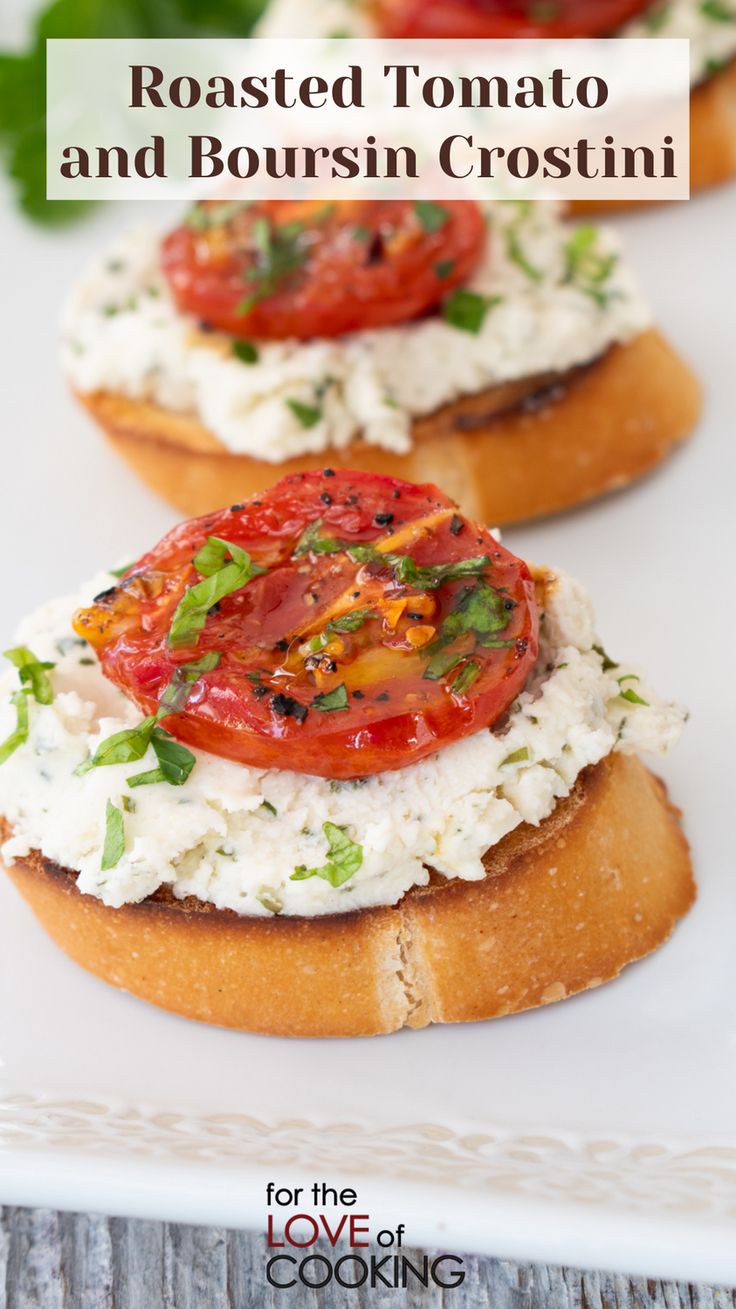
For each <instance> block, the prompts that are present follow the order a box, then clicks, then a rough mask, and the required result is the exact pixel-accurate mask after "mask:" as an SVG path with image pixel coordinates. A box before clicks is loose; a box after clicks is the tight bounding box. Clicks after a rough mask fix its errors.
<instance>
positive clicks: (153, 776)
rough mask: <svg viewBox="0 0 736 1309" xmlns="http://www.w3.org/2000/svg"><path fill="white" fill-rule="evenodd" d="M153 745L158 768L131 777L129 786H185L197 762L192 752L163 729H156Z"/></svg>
mask: <svg viewBox="0 0 736 1309" xmlns="http://www.w3.org/2000/svg"><path fill="white" fill-rule="evenodd" d="M151 745H152V746H153V750H154V753H155V755H156V758H157V759H158V768H153V769H150V770H149V772H146V773H137V774H136V776H134V777H129V778H128V779H127V782H128V786H148V785H150V784H151V783H153V782H168V783H169V785H170V786H183V785H184V783H185V782H186V780H187V778H188V777H189V774H190V773H191V771H192V769H193V768H194V765H195V763H196V762H197V761H196V759H195V756H194V755H193V754H192V752H191V750H187V748H186V746H183V745H180V744H179V742H178V741H175V740H174V738H173V737H172V736H170V735H169V733H168V732H165V731H164V730H163V728H162V727H156V728H154V731H153V733H152V735H151Z"/></svg>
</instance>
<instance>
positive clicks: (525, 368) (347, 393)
mask: <svg viewBox="0 0 736 1309" xmlns="http://www.w3.org/2000/svg"><path fill="white" fill-rule="evenodd" d="M487 214H488V220H489V236H488V246H487V254H486V256H485V258H484V259H483V261H482V263H481V265H480V267H479V268H478V269H477V271H476V273H475V275H474V276H473V277H472V278H471V279H470V281H469V282H468V287H469V288H470V289H471V290H472V291H474V292H477V293H478V294H480V295H483V296H487V297H488V298H489V301H490V304H491V307H490V308H489V309H488V311H487V313H486V316H485V319H484V321H483V324H482V326H481V328H480V330H479V331H478V332H477V334H473V333H470V332H468V331H464V330H462V329H460V328H457V327H453V326H452V325H451V324H450V323H448V322H446V321H445V320H444V319H443V318H442V317H441V316H440V315H439V314H438V315H437V316H435V317H431V318H425V319H422V320H421V321H418V322H413V323H407V324H404V325H402V326H400V327H390V328H381V329H380V330H372V331H364V332H354V333H352V334H350V335H346V336H343V337H338V338H336V339H333V340H324V339H319V338H318V339H315V340H312V341H306V342H303V341H283V342H276V343H266V342H259V343H257V346H258V358H257V360H256V362H255V363H250V364H248V363H244V362H241V360H240V359H238V358H236V357H235V355H234V354H233V351H232V341H231V339H230V338H229V337H226V336H223V335H220V334H213V333H209V334H207V335H205V334H204V333H203V332H201V331H199V330H198V325H197V323H196V320H195V319H193V318H189V317H187V316H186V315H183V314H180V313H179V312H178V311H177V309H176V308H175V306H174V303H173V300H172V298H171V296H170V294H169V291H168V288H167V285H166V283H165V281H164V278H163V275H162V273H161V269H160V259H159V237H158V236H157V235H156V234H155V233H152V232H145V231H141V230H137V231H133V232H131V233H130V234H129V235H128V236H127V237H125V238H124V239H123V240H122V241H121V242H119V243H118V244H117V245H116V246H115V248H114V249H112V250H110V251H108V253H107V255H106V256H105V257H104V259H102V260H101V261H100V262H99V263H98V264H97V266H96V267H95V268H94V269H92V270H91V271H90V273H89V274H88V275H87V276H86V277H85V278H84V279H83V280H82V282H81V283H80V285H79V286H78V287H77V289H76V291H75V293H74V294H73V296H72V298H71V300H70V302H69V304H68V306H67V309H66V312H65V315H64V327H63V359H64V368H65V371H66V373H67V375H68V377H69V379H70V381H71V383H72V385H73V386H74V387H75V388H76V389H77V390H79V391H81V392H94V391H111V392H116V393H118V394H122V395H126V396H130V397H131V398H134V399H140V400H151V401H154V402H155V403H156V404H158V405H161V406H162V407H163V408H164V409H169V410H174V411H176V412H178V413H192V414H195V415H196V416H197V417H198V418H199V419H200V421H201V422H202V423H203V424H204V425H205V427H207V428H208V429H209V431H210V432H211V433H212V434H213V435H214V436H215V437H216V438H217V439H218V440H219V441H220V442H221V443H222V445H223V446H225V447H226V448H227V449H228V450H231V451H232V452H233V453H238V454H247V455H252V456H254V457H255V458H258V459H265V460H268V461H269V462H270V463H280V462H283V461H284V460H286V459H291V458H294V457H295V456H298V455H302V454H306V453H310V452H312V453H316V452H319V451H322V450H327V449H329V448H331V447H333V448H337V449H341V448H344V447H345V446H347V445H348V444H349V443H350V442H351V441H354V440H355V439H356V438H357V437H361V438H362V439H363V440H364V441H367V442H368V443H369V444H371V445H379V446H382V447H383V448H384V449H386V450H392V451H395V452H397V453H399V454H401V453H405V452H406V451H408V450H409V449H410V448H411V424H412V419H413V418H415V417H417V416H420V415H423V414H429V413H432V412H433V411H434V410H436V409H438V408H439V407H440V406H441V405H443V404H446V403H448V402H450V401H452V400H456V399H457V398H458V397H460V396H463V395H469V394H476V393H478V392H480V391H483V390H485V389H486V388H487V387H492V386H496V385H498V384H499V383H503V382H509V381H515V380H518V379H520V378H524V377H532V376H535V375H536V374H540V373H549V372H566V371H567V370H568V369H570V368H573V367H575V366H576V365H578V364H584V363H587V362H589V361H590V360H592V359H595V358H596V357H597V356H598V355H600V354H602V353H603V351H605V350H606V349H607V348H608V347H609V346H611V345H613V344H614V343H615V342H621V341H627V340H629V339H630V338H631V337H633V336H636V335H637V334H638V333H639V332H641V331H643V330H644V328H646V327H648V326H649V325H650V321H651V318H650V313H649V309H648V307H647V305H646V303H645V302H644V300H643V298H642V296H641V293H640V291H639V289H638V287H637V285H636V282H635V279H634V277H633V275H632V273H631V271H630V270H629V269H628V268H627V267H626V265H625V264H624V263H623V262H622V261H621V260H620V259H619V258H618V257H616V259H615V261H612V262H613V266H612V268H611V271H610V273H609V274H608V275H607V276H606V279H605V284H604V285H603V286H601V287H600V288H595V292H596V293H595V294H591V293H590V287H589V288H588V289H587V290H586V289H585V286H584V285H583V284H582V283H580V282H579V281H578V280H576V279H575V278H572V279H571V278H570V276H569V267H568V264H569V260H568V255H567V250H566V247H567V246H568V243H569V241H570V239H571V235H572V233H573V231H574V229H573V228H571V227H570V226H569V225H565V224H564V223H563V222H562V221H561V220H560V217H559V210H558V208H557V207H556V206H555V205H552V204H548V203H545V204H538V205H533V206H532V205H520V204H518V203H516V202H513V201H510V202H499V201H495V202H491V203H490V204H488V205H487ZM510 233H512V235H510ZM596 253H600V254H601V255H602V256H605V255H606V254H608V253H612V254H615V255H616V256H618V247H617V245H616V242H615V240H614V237H613V236H612V234H611V233H610V232H609V231H606V230H601V231H600V233H599V236H598V241H597V245H596ZM525 265H526V267H525ZM601 292H602V293H601ZM438 365H439V366H438ZM290 401H292V402H293V401H297V402H298V404H297V405H296V411H297V412H295V408H294V407H292V405H291V404H290V403H289V402H290ZM300 405H301V406H307V407H308V408H309V410H310V411H312V413H311V415H310V425H308V426H305V425H304V424H303V422H302V421H301V420H300V418H299V414H298V410H299V406H300ZM315 413H316V415H317V420H316V421H314V415H315Z"/></svg>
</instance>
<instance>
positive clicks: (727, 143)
mask: <svg viewBox="0 0 736 1309" xmlns="http://www.w3.org/2000/svg"><path fill="white" fill-rule="evenodd" d="M734 177H736V59H731V60H730V61H729V63H728V64H726V67H725V68H722V69H721V70H720V71H719V72H717V73H714V74H713V75H712V76H711V77H709V78H708V79H707V80H706V81H705V82H701V83H700V85H699V86H696V87H695V88H694V89H693V93H692V95H691V97H690V190H691V192H693V191H705V190H707V189H708V188H709V187H712V186H722V185H723V183H724V182H729V181H731V180H732V178H734ZM653 203H655V202H654V201H646V200H644V201H641V200H640V201H637V200H613V201H605V200H572V201H571V202H570V212H571V213H572V214H596V213H603V212H605V211H607V210H612V209H622V208H634V207H636V206H638V205H641V204H653Z"/></svg>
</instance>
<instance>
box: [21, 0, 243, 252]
mask: <svg viewBox="0 0 736 1309" xmlns="http://www.w3.org/2000/svg"><path fill="white" fill-rule="evenodd" d="M263 8H264V0H208V2H207V4H197V3H194V2H193V0H166V3H155V4H151V3H150V0H45V3H43V4H42V5H40V6H34V11H35V17H34V18H33V21H32V23H31V26H30V38H29V40H28V43H27V45H26V46H25V48H24V49H20V50H18V51H17V52H16V51H15V50H13V51H10V50H5V51H3V52H2V54H1V55H0V152H1V153H2V156H3V158H4V161H5V165H6V169H7V173H8V176H9V177H10V178H11V179H12V181H13V183H14V185H15V187H16V192H17V195H18V200H19V203H20V205H21V207H22V209H23V210H24V212H25V213H26V215H27V216H28V217H29V218H32V219H33V220H34V221H35V222H40V223H45V224H49V225H52V224H56V225H58V226H61V225H62V224H68V223H71V222H75V221H77V220H78V219H79V218H80V217H82V216H84V215H87V214H88V213H89V212H90V211H91V208H92V202H91V201H88V200H47V199H46V40H47V38H48V37H63V38H80V37H81V38H92V37H98V38H99V37H108V38H110V37H114V38H123V37H128V38H130V39H143V38H145V37H166V38H168V39H174V38H177V37H194V38H202V37H216V36H233V37H243V36H247V35H248V33H249V32H250V30H251V28H252V27H253V24H254V23H255V22H256V20H257V19H258V17H259V16H260V13H261V11H262V9H263ZM29 14H30V11H29Z"/></svg>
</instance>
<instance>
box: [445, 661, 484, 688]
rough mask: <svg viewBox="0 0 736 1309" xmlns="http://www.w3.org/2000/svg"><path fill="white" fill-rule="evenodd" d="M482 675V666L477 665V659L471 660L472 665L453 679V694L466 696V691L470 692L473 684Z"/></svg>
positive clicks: (468, 665)
mask: <svg viewBox="0 0 736 1309" xmlns="http://www.w3.org/2000/svg"><path fill="white" fill-rule="evenodd" d="M480 673H481V667H480V664H479V663H477V662H476V660H475V659H471V660H470V663H467V664H466V665H465V667H464V668H461V669H460V672H459V673H458V675H457V677H455V678H454V679H453V682H452V690H453V693H454V694H455V695H464V694H465V692H466V691H468V690H470V687H471V686H472V685H473V682H475V681H476V680H477V679H478V678H479V677H480Z"/></svg>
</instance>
